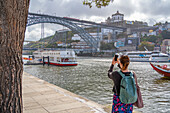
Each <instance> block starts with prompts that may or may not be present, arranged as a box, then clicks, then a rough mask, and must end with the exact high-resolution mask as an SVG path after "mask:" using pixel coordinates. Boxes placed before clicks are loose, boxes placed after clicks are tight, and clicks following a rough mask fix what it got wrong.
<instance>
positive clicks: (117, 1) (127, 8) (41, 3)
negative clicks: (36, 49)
mask: <svg viewBox="0 0 170 113" xmlns="http://www.w3.org/2000/svg"><path fill="white" fill-rule="evenodd" d="M117 11H119V12H120V13H122V14H124V19H125V20H129V21H135V20H137V21H144V22H147V23H148V24H149V25H154V24H155V23H156V22H163V23H164V22H165V21H168V22H170V13H169V11H170V0H114V1H113V2H111V3H110V4H109V6H107V7H103V8H96V7H95V6H93V7H92V8H89V7H88V6H86V5H83V0H30V7H29V12H32V13H41V14H48V15H53V16H60V17H72V18H78V19H82V20H89V21H94V22H99V23H100V22H104V21H105V20H106V19H107V18H108V17H111V15H112V14H115V13H116V12H117ZM44 26H45V27H44V37H46V36H51V35H54V33H55V31H57V30H59V29H63V28H64V29H65V27H63V26H60V25H57V24H45V25H44ZM40 38H41V24H36V25H32V26H29V27H27V28H26V34H25V40H29V41H37V40H39V39H40Z"/></svg>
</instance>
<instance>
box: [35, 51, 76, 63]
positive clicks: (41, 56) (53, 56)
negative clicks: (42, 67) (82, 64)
mask: <svg viewBox="0 0 170 113" xmlns="http://www.w3.org/2000/svg"><path fill="white" fill-rule="evenodd" d="M33 56H34V60H33V62H39V63H44V64H51V65H56V66H77V65H78V63H77V59H76V58H77V57H76V55H75V52H74V51H73V50H61V51H56V50H53V51H52V50H50V51H48V50H38V51H35V52H33Z"/></svg>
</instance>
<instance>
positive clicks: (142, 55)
mask: <svg viewBox="0 0 170 113" xmlns="http://www.w3.org/2000/svg"><path fill="white" fill-rule="evenodd" d="M124 55H128V56H129V58H130V61H132V62H169V57H168V55H167V54H164V53H161V52H159V51H130V52H126V53H124Z"/></svg>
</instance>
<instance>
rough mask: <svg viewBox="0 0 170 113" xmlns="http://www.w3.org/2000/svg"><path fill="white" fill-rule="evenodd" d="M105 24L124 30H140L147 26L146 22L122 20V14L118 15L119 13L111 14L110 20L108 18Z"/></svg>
mask: <svg viewBox="0 0 170 113" xmlns="http://www.w3.org/2000/svg"><path fill="white" fill-rule="evenodd" d="M106 24H109V25H113V26H117V27H124V28H141V27H147V26H148V23H147V22H142V21H128V20H124V14H121V13H119V11H117V12H116V13H115V14H113V15H112V17H111V18H110V17H108V18H107V20H106Z"/></svg>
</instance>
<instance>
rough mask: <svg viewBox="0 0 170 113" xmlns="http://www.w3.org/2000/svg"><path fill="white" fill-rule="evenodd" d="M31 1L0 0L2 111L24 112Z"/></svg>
mask: <svg viewBox="0 0 170 113" xmlns="http://www.w3.org/2000/svg"><path fill="white" fill-rule="evenodd" d="M28 8H29V0H0V113H22V112H23V104H22V74H23V62H22V48H23V41H24V37H25V29H26V22H27V16H28Z"/></svg>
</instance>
